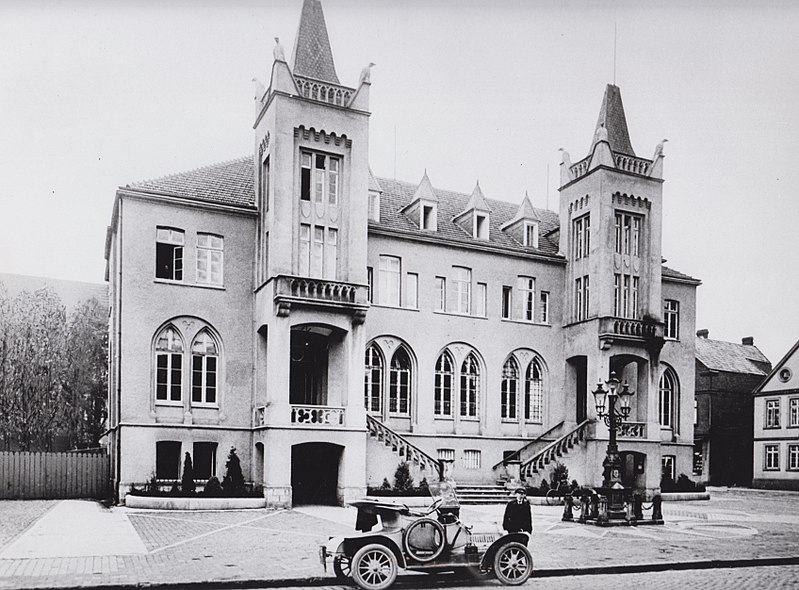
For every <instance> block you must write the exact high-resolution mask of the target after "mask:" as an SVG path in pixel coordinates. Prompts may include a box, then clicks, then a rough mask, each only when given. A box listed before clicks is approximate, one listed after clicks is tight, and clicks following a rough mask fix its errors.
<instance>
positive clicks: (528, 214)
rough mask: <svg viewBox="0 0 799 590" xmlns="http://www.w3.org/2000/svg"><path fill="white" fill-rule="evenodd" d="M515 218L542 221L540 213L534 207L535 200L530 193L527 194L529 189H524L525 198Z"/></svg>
mask: <svg viewBox="0 0 799 590" xmlns="http://www.w3.org/2000/svg"><path fill="white" fill-rule="evenodd" d="M513 219H514V220H517V219H529V220H531V221H541V217H540V216H539V215H538V213H536V210H535V207H533V202H532V201H531V200H530V195H528V194H527V191H524V199H523V200H522V203H521V205H519V209H518V211H516V216H515V217H514V218H513Z"/></svg>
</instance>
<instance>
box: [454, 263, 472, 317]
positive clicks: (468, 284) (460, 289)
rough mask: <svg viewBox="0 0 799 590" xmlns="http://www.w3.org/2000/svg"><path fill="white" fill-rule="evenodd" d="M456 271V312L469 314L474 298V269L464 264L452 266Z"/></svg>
mask: <svg viewBox="0 0 799 590" xmlns="http://www.w3.org/2000/svg"><path fill="white" fill-rule="evenodd" d="M452 269H453V271H454V273H455V280H454V283H455V312H456V313H462V314H469V313H470V312H471V303H472V302H471V299H472V271H471V269H468V268H465V267H463V266H454V267H452Z"/></svg>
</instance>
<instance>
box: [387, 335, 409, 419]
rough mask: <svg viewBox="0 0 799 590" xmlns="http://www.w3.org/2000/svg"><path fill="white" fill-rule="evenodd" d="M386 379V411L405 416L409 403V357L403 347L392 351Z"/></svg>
mask: <svg viewBox="0 0 799 590" xmlns="http://www.w3.org/2000/svg"><path fill="white" fill-rule="evenodd" d="M388 379H389V389H388V411H389V412H390V413H392V414H402V415H405V416H407V415H408V412H409V408H410V405H411V359H410V357H409V356H408V351H407V350H405V348H404V347H400V348H399V349H398V350H397V352H395V353H394V358H392V359H391V369H390V371H389V376H388Z"/></svg>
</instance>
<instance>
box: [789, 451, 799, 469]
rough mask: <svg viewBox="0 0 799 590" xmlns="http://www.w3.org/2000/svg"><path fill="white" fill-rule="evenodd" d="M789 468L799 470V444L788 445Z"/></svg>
mask: <svg viewBox="0 0 799 590" xmlns="http://www.w3.org/2000/svg"><path fill="white" fill-rule="evenodd" d="M788 469H789V470H790V471H799V445H788Z"/></svg>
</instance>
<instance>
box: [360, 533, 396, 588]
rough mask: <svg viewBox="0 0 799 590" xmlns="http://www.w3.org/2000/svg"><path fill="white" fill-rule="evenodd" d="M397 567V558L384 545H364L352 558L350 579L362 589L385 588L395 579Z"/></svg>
mask: <svg viewBox="0 0 799 590" xmlns="http://www.w3.org/2000/svg"><path fill="white" fill-rule="evenodd" d="M397 569H398V566H397V558H396V557H394V554H393V553H392V552H391V550H390V549H389V548H388V547H386V546H384V545H378V544H372V545H365V546H364V547H361V548H360V549H359V550H358V552H357V553H356V554H355V557H353V558H352V579H353V580H355V583H356V584H358V586H360V587H361V588H363V589H364V590H385V589H386V588H388V587H389V586H391V584H393V583H394V580H396V579H397Z"/></svg>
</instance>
